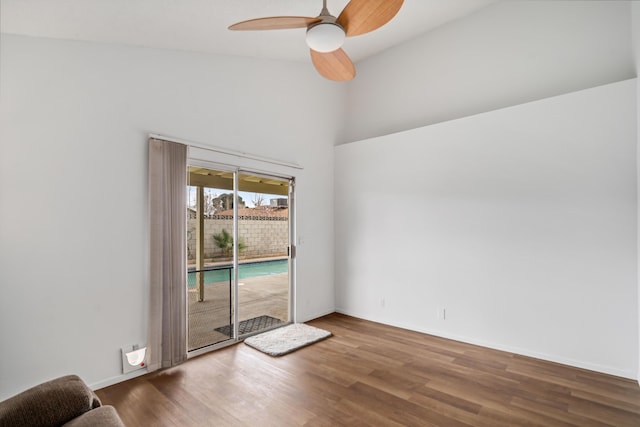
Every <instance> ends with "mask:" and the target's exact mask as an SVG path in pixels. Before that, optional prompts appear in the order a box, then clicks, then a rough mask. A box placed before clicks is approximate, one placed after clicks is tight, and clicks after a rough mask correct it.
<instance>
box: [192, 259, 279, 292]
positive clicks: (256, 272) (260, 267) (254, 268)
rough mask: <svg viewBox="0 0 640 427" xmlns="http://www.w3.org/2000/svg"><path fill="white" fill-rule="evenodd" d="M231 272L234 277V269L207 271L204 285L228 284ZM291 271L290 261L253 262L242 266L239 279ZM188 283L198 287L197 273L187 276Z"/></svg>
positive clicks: (239, 268)
mask: <svg viewBox="0 0 640 427" xmlns="http://www.w3.org/2000/svg"><path fill="white" fill-rule="evenodd" d="M229 271H231V277H233V269H232V268H229V269H226V268H225V269H222V270H211V271H205V273H204V283H205V284H208V283H216V282H228V281H229ZM287 271H289V261H288V260H286V259H281V260H277V261H263V262H252V263H249V264H240V266H239V267H238V278H239V279H246V278H248V277H257V276H268V275H270V274H280V273H286V272H287ZM187 283H188V285H189V287H194V286H196V273H195V272H189V274H188V275H187Z"/></svg>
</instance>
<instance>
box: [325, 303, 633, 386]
mask: <svg viewBox="0 0 640 427" xmlns="http://www.w3.org/2000/svg"><path fill="white" fill-rule="evenodd" d="M336 312H338V313H341V314H345V315H347V316H352V317H357V318H358V319H363V320H368V321H371V322H376V323H382V324H385V325H389V326H395V327H397V328H402V329H407V330H410V331H415V332H420V333H423V334H428V335H434V336H437V337H441V338H446V339H450V340H454V341H460V342H464V343H467V344H473V345H478V346H481V347H486V348H490V349H493V350H500V351H506V352H509V353H514V354H518V355H521V356H527V357H533V358H535V359H540V360H546V361H548V362H554V363H560V364H562V365H567V366H572V367H575V368H581V369H586V370H589V371H594V372H600V373H603V374H608V375H614V376H616V377H622V378H628V379H632V380H636V381H638V383H639V384H640V379H639V378H638V375H637V373H636V372H632V371H628V370H624V369H619V368H615V367H611V366H603V365H598V364H595V363H590V362H584V361H581V360H573V359H567V358H564V357H561V356H557V355H553V354H546V353H540V352H537V351H534V350H530V349H524V348H519V347H513V346H509V345H503V344H496V343H493V342H489V341H484V340H478V339H475V338H472V337H467V336H462V335H455V334H450V333H447V332H443V331H439V330H433V329H425V328H419V327H415V326H414V325H409V324H404V323H401V322H389V321H384V320H380V319H375V318H372V317H370V316H366V315H362V314H360V313H355V312H352V311H350V310H344V309H338V308H337V309H336Z"/></svg>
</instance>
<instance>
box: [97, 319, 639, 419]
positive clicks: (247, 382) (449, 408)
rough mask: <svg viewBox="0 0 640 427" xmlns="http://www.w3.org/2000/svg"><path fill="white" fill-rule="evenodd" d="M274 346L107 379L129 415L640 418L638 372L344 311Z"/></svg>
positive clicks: (109, 391)
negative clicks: (276, 351) (525, 352)
mask: <svg viewBox="0 0 640 427" xmlns="http://www.w3.org/2000/svg"><path fill="white" fill-rule="evenodd" d="M309 324H311V325H314V326H317V327H320V328H323V329H327V330H329V331H331V332H332V333H333V337H331V338H329V339H327V340H325V341H322V342H319V343H316V344H314V345H312V346H310V347H307V348H304V349H301V350H298V351H297V352H295V353H291V354H289V355H286V356H283V357H280V358H273V357H270V356H267V355H265V354H262V353H260V352H258V351H256V350H254V349H252V348H250V347H248V346H246V345H244V344H238V345H235V346H232V347H228V348H225V349H222V350H219V351H217V352H214V353H209V354H206V355H203V356H200V357H197V358H194V359H191V360H189V361H188V362H186V363H184V364H183V365H181V366H178V367H175V368H172V369H167V370H165V371H162V372H157V373H153V374H149V375H145V376H143V377H139V378H135V379H133V380H130V381H127V382H124V383H120V384H116V385H114V386H111V387H107V388H104V389H102V390H99V391H98V392H97V394H98V396H99V397H100V398H101V399H102V401H103V403H105V404H110V405H114V406H115V407H116V409H117V410H118V412H119V413H120V415H121V417H122V419H123V421H124V422H125V423H126V424H127V425H128V426H130V427H131V426H210V425H211V426H213V425H216V426H253V425H259V426H303V425H304V426H365V425H370V426H447V427H449V426H454V427H455V426H491V427H495V426H585V427H586V426H634V427H638V426H640V387H638V384H637V382H635V381H632V380H627V379H623V378H618V377H613V376H609V375H604V374H599V373H595V372H590V371H586V370H582V369H577V368H572V367H567V366H563V365H558V364H555V363H551V362H545V361H541V360H536V359H532V358H528V357H524V356H518V355H514V354H511V353H505V352H501V351H496V350H490V349H486V348H482V347H477V346H473V345H469V344H464V343H460V342H456V341H450V340H446V339H442V338H437V337H433V336H429V335H424V334H420V333H417V332H411V331H407V330H403V329H398V328H394V327H390V326H385V325H381V324H377V323H373V322H368V321H364V320H360V319H356V318H353V317H349V316H344V315H341V314H331V315H328V316H325V317H322V318H320V319H316V320H314V321H312V322H309Z"/></svg>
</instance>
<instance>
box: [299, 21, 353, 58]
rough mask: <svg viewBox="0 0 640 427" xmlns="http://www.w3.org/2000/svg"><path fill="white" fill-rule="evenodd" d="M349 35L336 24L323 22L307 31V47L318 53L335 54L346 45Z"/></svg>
mask: <svg viewBox="0 0 640 427" xmlns="http://www.w3.org/2000/svg"><path fill="white" fill-rule="evenodd" d="M346 38H347V34H346V33H345V31H344V29H343V28H342V27H341V26H340V25H338V24H334V23H330V22H321V23H319V24H315V25H312V26H310V27H309V29H307V36H306V41H307V46H309V48H310V49H313V50H315V51H316V52H322V53H326V52H333V51H334V50H338V49H340V48H341V47H342V45H343V44H344V40H345V39H346Z"/></svg>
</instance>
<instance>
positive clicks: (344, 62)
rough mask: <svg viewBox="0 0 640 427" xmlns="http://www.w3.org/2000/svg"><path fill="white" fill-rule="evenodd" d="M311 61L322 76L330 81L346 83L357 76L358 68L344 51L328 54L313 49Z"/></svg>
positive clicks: (339, 50)
mask: <svg viewBox="0 0 640 427" xmlns="http://www.w3.org/2000/svg"><path fill="white" fill-rule="evenodd" d="M311 61H313V66H314V67H316V70H318V72H319V73H320V75H321V76H323V77H325V78H327V79H329V80H335V81H337V82H344V81H347V80H351V79H353V78H354V77H355V76H356V67H355V66H354V65H353V62H351V59H350V58H349V56H348V55H347V54H346V53H345V52H344V50H342V49H338V50H334V51H333V52H327V53H322V52H316V51H315V50H313V49H311Z"/></svg>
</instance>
